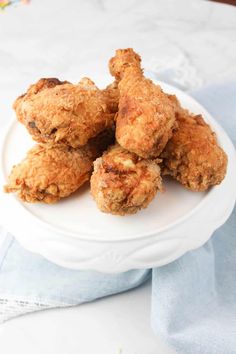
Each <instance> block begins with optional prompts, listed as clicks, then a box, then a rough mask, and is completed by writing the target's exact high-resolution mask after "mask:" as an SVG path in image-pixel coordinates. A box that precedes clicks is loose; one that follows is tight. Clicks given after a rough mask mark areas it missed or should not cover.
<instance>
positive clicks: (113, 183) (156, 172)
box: [91, 144, 162, 215]
mask: <svg viewBox="0 0 236 354" xmlns="http://www.w3.org/2000/svg"><path fill="white" fill-rule="evenodd" d="M158 162H159V161H154V160H153V161H151V160H144V159H142V158H140V157H138V156H137V155H136V154H134V153H131V152H129V151H127V150H125V149H123V148H122V147H121V146H119V145H118V144H116V145H114V146H112V147H111V148H110V149H108V151H107V152H105V153H104V154H103V156H102V157H100V158H98V159H97V160H96V161H95V162H94V172H93V174H92V177H91V193H92V195H93V198H94V199H95V201H96V203H97V205H98V207H99V209H100V210H101V211H103V212H106V213H111V214H115V215H125V214H134V213H136V212H137V211H138V210H140V209H143V208H146V207H147V206H148V204H149V203H150V202H151V201H152V199H153V198H154V196H155V195H156V193H157V191H159V190H161V189H162V182H161V176H160V167H159V166H158Z"/></svg>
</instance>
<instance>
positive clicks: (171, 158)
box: [161, 102, 227, 192]
mask: <svg viewBox="0 0 236 354" xmlns="http://www.w3.org/2000/svg"><path fill="white" fill-rule="evenodd" d="M176 103H177V102H176ZM176 116H177V122H178V129H177V130H176V131H175V132H174V133H173V136H172V138H171V139H170V140H169V142H168V144H167V145H166V147H165V149H164V151H163V152H162V154H161V158H163V169H162V170H163V175H165V174H166V175H170V176H172V177H173V178H175V179H176V180H177V181H179V182H180V183H182V184H183V185H184V186H185V187H187V188H189V189H191V190H192V191H197V192H201V191H205V190H207V189H208V188H209V187H210V186H214V185H217V184H220V183H221V182H222V180H223V179H224V177H225V174H226V169H227V155H226V154H225V152H224V151H223V150H222V148H221V147H220V146H219V145H218V143H217V138H216V135H215V133H214V132H213V131H212V130H211V128H210V126H209V125H208V124H206V123H205V121H204V120H203V118H202V116H201V115H196V116H194V115H191V114H190V113H189V112H188V111H187V110H185V109H183V108H181V107H180V106H179V105H178V103H177V105H176Z"/></svg>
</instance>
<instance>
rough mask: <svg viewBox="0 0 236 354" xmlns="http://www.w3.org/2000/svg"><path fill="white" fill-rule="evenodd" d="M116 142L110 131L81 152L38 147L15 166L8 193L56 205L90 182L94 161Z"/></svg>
mask: <svg viewBox="0 0 236 354" xmlns="http://www.w3.org/2000/svg"><path fill="white" fill-rule="evenodd" d="M113 142H114V131H111V130H107V131H105V132H102V133H101V134H100V135H99V136H98V137H96V138H94V139H91V140H90V141H89V143H88V144H87V145H85V146H83V147H81V148H77V149H74V148H72V147H69V146H67V145H64V144H55V145H50V144H38V145H36V146H34V147H33V148H32V149H31V150H30V151H29V152H28V153H27V156H26V158H25V159H24V160H23V161H22V162H21V163H19V164H18V165H16V166H14V167H13V169H12V171H11V174H10V176H9V181H8V185H6V186H5V192H7V193H10V192H16V193H17V194H18V197H19V198H20V199H22V200H23V201H26V202H31V203H32V202H44V203H48V204H51V203H55V202H57V201H58V200H59V199H61V198H64V197H67V196H69V195H70V194H71V193H73V192H74V191H76V190H77V189H78V188H79V187H80V186H81V185H82V184H83V183H84V182H86V181H87V180H89V178H90V175H91V172H92V168H93V161H94V160H95V159H96V158H97V157H98V156H100V155H101V154H102V152H103V151H104V150H105V149H106V148H107V146H108V145H110V144H111V143H113Z"/></svg>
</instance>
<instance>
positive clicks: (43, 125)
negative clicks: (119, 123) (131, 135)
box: [13, 78, 118, 148]
mask: <svg viewBox="0 0 236 354" xmlns="http://www.w3.org/2000/svg"><path fill="white" fill-rule="evenodd" d="M112 92H113V93H114V89H113V88H112ZM115 99H116V100H117V96H116V98H115V95H114V94H113V95H112V94H111V95H110V94H109V88H108V89H107V90H99V89H98V88H97V87H96V86H95V84H94V83H93V82H92V81H91V80H90V79H87V78H84V79H82V80H81V81H80V83H79V84H78V85H73V84H71V83H68V82H60V81H59V80H57V79H41V80H39V82H37V83H36V84H35V85H32V86H31V87H30V88H29V90H28V91H27V93H26V94H25V95H23V96H20V97H19V98H18V99H17V100H16V101H15V103H14V105H13V107H14V109H15V111H16V115H17V118H18V120H19V121H20V122H21V123H23V124H24V125H25V126H26V128H27V129H28V131H29V133H30V134H31V135H32V137H33V138H34V140H36V141H38V142H42V143H53V144H54V143H64V144H67V145H69V146H72V147H74V148H76V147H78V146H83V145H85V144H86V143H87V142H88V140H89V139H91V138H92V137H95V136H96V135H98V134H99V133H100V132H101V131H103V130H105V129H107V128H109V127H111V126H112V125H113V122H114V116H115V113H116V110H117V104H118V102H116V104H115Z"/></svg>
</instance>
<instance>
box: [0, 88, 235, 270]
mask: <svg viewBox="0 0 236 354" xmlns="http://www.w3.org/2000/svg"><path fill="white" fill-rule="evenodd" d="M160 84H161V86H162V87H163V89H164V91H166V92H168V93H172V94H176V95H177V97H178V98H179V100H180V102H181V103H182V105H183V106H184V107H186V108H188V109H189V110H190V111H192V112H194V113H199V114H202V115H203V116H204V118H205V119H206V121H207V122H208V123H209V124H210V125H211V127H212V129H213V130H214V131H215V132H216V134H217V136H218V140H219V143H220V145H221V146H222V147H223V148H224V150H225V151H226V153H227V155H228V159H229V161H228V170H227V175H226V177H225V179H224V181H223V182H222V183H221V185H219V186H216V187H214V188H211V189H210V190H209V191H208V192H205V193H194V192H191V191H188V190H186V189H185V188H183V187H182V186H181V185H180V184H178V183H177V182H175V181H172V180H168V179H166V180H164V186H165V188H166V192H165V193H163V194H158V195H157V196H156V198H155V200H154V201H153V202H152V203H151V204H150V206H149V207H148V208H147V209H145V210H143V211H141V212H139V213H138V214H136V215H131V216H125V217H120V216H112V215H108V214H103V213H102V212H100V211H99V210H98V209H97V207H96V204H95V202H94V201H93V199H92V197H91V195H90V193H89V186H88V185H87V186H84V187H82V188H81V190H79V191H78V192H77V193H75V194H74V195H72V196H71V197H69V198H66V199H65V200H62V201H60V202H59V203H57V204H55V205H45V204H27V203H23V202H21V201H19V200H18V199H17V198H16V197H15V196H14V195H6V194H4V193H1V199H0V223H1V225H2V226H3V227H4V228H6V229H7V230H8V231H9V232H11V233H12V234H13V235H14V236H15V237H16V239H17V240H18V241H19V242H20V243H21V244H22V246H23V247H25V248H26V249H28V250H29V251H31V252H35V253H38V254H41V255H42V256H44V257H45V258H47V259H49V260H50V261H52V262H54V263H56V264H59V265H61V266H64V267H68V268H72V269H93V270H97V271H101V272H107V273H115V272H122V271H126V270H129V269H135V268H136V269H138V268H151V267H156V266H160V265H164V264H167V263H169V262H172V261H173V260H175V259H177V258H178V257H180V256H181V255H183V254H184V253H186V252H187V251H189V250H192V249H195V248H197V247H200V246H201V245H203V244H204V243H205V242H206V241H207V240H208V239H209V238H210V237H211V235H212V233H213V232H214V231H215V230H216V229H217V228H218V227H219V226H221V225H222V224H223V223H224V222H225V221H226V220H227V218H228V217H229V215H230V213H231V212H232V209H233V206H234V203H235V199H236V183H235V180H236V168H235V166H236V155H235V150H234V147H233V145H232V143H231V141H230V139H229V138H228V136H227V135H226V133H225V132H224V130H223V129H222V128H221V127H220V126H219V125H218V123H217V122H216V121H215V120H214V119H213V118H212V117H211V116H210V114H209V113H208V112H207V111H206V110H205V109H204V108H203V107H202V106H201V105H200V104H199V103H197V102H196V101H195V100H194V99H193V98H191V97H189V96H188V95H187V94H185V93H184V92H182V91H180V90H178V89H176V88H174V87H171V86H169V85H166V84H164V83H160ZM33 144H34V142H33V141H32V140H31V138H30V136H29V135H28V134H27V132H26V130H25V128H24V127H23V126H22V125H20V124H19V123H18V122H17V121H16V120H15V121H14V122H13V123H12V124H11V125H10V126H9V128H8V130H7V132H6V134H5V137H4V139H3V145H2V151H1V172H2V174H1V182H2V184H4V183H5V182H6V179H7V175H8V174H9V172H10V170H11V167H12V165H13V164H15V163H17V162H19V161H20V160H21V159H22V158H23V157H24V155H25V152H26V151H27V150H28V149H29V148H30V147H31V146H32V145H33Z"/></svg>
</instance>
